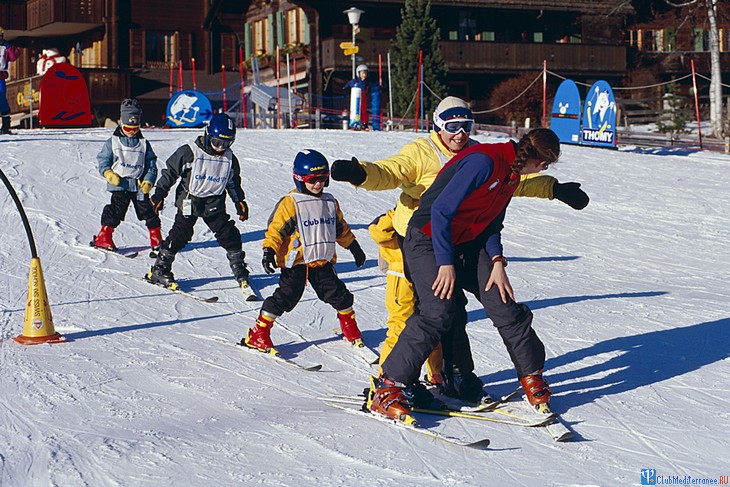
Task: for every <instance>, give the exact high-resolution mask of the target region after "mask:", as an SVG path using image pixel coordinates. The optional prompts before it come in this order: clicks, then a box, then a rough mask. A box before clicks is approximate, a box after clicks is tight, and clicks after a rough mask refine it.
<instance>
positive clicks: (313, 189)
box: [304, 178, 327, 194]
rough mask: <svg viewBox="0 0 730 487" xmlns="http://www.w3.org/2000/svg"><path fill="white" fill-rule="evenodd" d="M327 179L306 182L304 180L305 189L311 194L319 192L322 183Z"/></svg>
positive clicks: (321, 189) (322, 187)
mask: <svg viewBox="0 0 730 487" xmlns="http://www.w3.org/2000/svg"><path fill="white" fill-rule="evenodd" d="M326 181H327V180H326V179H325V178H321V179H316V180H314V182H311V183H308V182H306V181H305V182H304V187H305V188H307V191H309V192H310V193H312V194H319V193H321V192H322V191H323V190H324V185H325V182H326Z"/></svg>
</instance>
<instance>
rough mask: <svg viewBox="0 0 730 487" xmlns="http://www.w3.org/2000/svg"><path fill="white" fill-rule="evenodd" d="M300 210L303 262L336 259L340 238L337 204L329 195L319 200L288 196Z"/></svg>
mask: <svg viewBox="0 0 730 487" xmlns="http://www.w3.org/2000/svg"><path fill="white" fill-rule="evenodd" d="M289 196H291V198H292V199H293V200H294V206H295V208H296V211H297V227H298V229H299V238H300V239H301V247H300V250H301V252H302V257H303V258H304V263H305V264H309V263H311V262H316V261H318V260H326V261H330V260H332V258H333V257H334V256H335V243H336V239H337V203H336V202H335V197H334V196H332V195H331V194H329V193H322V194H321V195H320V196H319V197H315V196H311V195H308V194H301V193H289Z"/></svg>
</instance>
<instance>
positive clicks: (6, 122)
mask: <svg viewBox="0 0 730 487" xmlns="http://www.w3.org/2000/svg"><path fill="white" fill-rule="evenodd" d="M0 133H2V134H3V135H13V133H12V132H11V131H10V115H3V125H2V128H0Z"/></svg>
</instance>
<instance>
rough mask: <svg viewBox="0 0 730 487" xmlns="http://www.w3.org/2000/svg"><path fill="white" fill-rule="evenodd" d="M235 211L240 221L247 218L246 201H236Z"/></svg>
mask: <svg viewBox="0 0 730 487" xmlns="http://www.w3.org/2000/svg"><path fill="white" fill-rule="evenodd" d="M236 213H237V214H238V219H239V220H241V221H242V222H245V221H246V220H248V205H247V204H246V201H244V200H241V201H239V202H238V203H236Z"/></svg>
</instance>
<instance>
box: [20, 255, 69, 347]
mask: <svg viewBox="0 0 730 487" xmlns="http://www.w3.org/2000/svg"><path fill="white" fill-rule="evenodd" d="M13 340H15V341H16V342H18V343H20V344H22V345H37V344H39V343H60V342H64V341H66V338H64V337H63V336H62V335H61V334H59V333H56V330H55V329H54V328H53V316H51V307H50V306H49V304H48V295H47V294H46V283H45V281H44V280H43V269H41V260H40V259H39V258H37V257H36V258H33V259H31V261H30V277H29V278H28V303H27V304H26V306H25V324H24V325H23V334H22V335H19V336H17V337H15V338H13Z"/></svg>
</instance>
